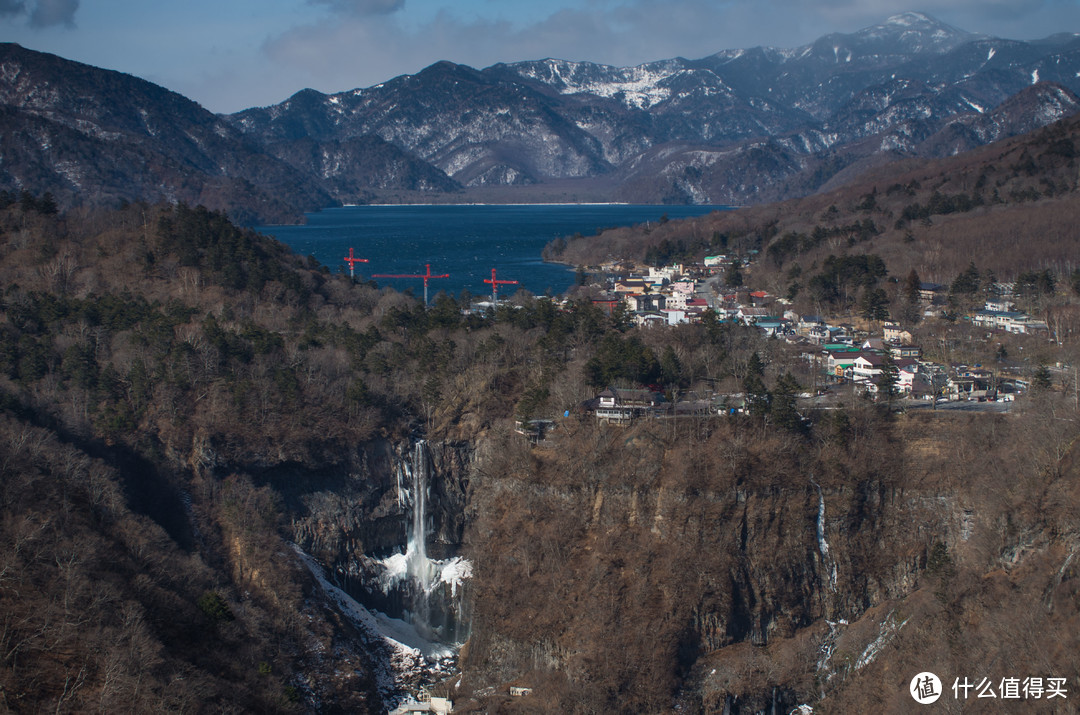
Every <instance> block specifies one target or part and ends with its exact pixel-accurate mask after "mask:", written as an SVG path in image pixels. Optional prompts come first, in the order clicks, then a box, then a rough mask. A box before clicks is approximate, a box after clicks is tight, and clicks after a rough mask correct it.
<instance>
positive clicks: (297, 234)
mask: <svg viewBox="0 0 1080 715" xmlns="http://www.w3.org/2000/svg"><path fill="white" fill-rule="evenodd" d="M723 208H726V207H722V206H648V205H633V204H565V205H564V204H558V205H554V204H543V205H535V204H529V205H510V206H493V205H470V206H413V205H410V206H346V207H343V208H335V209H326V210H323V211H319V212H318V213H312V214H308V215H307V224H306V225H303V226H261V227H258V231H259V232H260V233H264V234H267V235H270V236H273V237H274V238H276V239H277V240H279V241H281V242H282V243H285V244H286V245H288V246H289V247H290V248H292V249H293V251H295V252H296V253H298V254H300V255H304V256H307V255H313V256H315V258H316V259H318V261H319V262H320V263H322V264H323V265H325V266H328V267H329V268H330V269H331V270H332V271H334V272H335V273H336V272H338V271H340V270H348V268H347V266H346V265H345V262H344V261H343V258H344V257H345V256H348V255H349V248H350V247H351V248H352V249H353V253H354V255H355V256H356V257H357V258H366V259H368V260H369V261H370V262H369V263H358V264H356V276H357V279H360V278H363V279H367V278H368V277H370V276H372V275H374V274H380V273H382V274H387V273H389V274H423V273H425V272H426V271H425V267H424V266H425V264H431V272H432V274H436V275H437V274H444V273H445V274H449V276H450V277H449V278H439V279H432V280H431V281H430V282H429V291H430V295H431V296H432V297H434V296H435V294H436V293H438V292H439V291H440V290H444V291H446V292H447V293H450V294H451V295H454V296H457V295H459V294H460V293H461V291H462V290H463V289H465V288H467V289H468V290H469V291H471V292H472V293H473V295H476V296H482V295H484V294H490V293H491V285H490V284H488V283H484V280H485V279H490V278H491V269H492V268H494V269H496V271H497V277H498V279H499V280H516V281H518V285H506V286H500V287H499V293H500V295H509V294H511V293H513V292H514V290H516V289H517V288H518V287H519V286H520V287H522V288H526V289H528V290H529V291H532V292H533V293H536V294H542V293H545V292H546V291H548V290H550V291H551V292H552V293H554V294H558V293H562V292H564V291H566V290H567V289H568V288H570V286H571V285H573V282H574V273H573V271H572V270H571V269H569V268H567V267H566V266H563V265H559V264H553V263H544V262H543V260H542V259H541V258H540V252H541V251H542V250H543V248H544V246H545V245H546V244H547V243H548V242H549V241H551V240H553V239H556V238H559V237H568V236H572V235H574V234H575V233H581V234H583V235H585V236H589V235H592V234H595V233H597V232H599V231H600V229H603V228H609V227H612V226H631V225H635V224H643V223H646V222H649V221H651V222H656V221H659V220H660V218H661V217H662V216H664V215H665V214H666V215H667V216H668V218H671V219H677V218H686V217H690V216H701V215H704V214H707V213H709V212H711V211H715V210H718V209H723ZM374 280H376V281H378V283H379V285H386V286H393V287H394V288H396V289H398V290H401V291H404V290H406V289H409V288H411V289H412V291H413V293H414V294H415V295H416V296H417V297H422V296H423V291H424V284H423V281H421V280H420V279H417V278H375V279H374Z"/></svg>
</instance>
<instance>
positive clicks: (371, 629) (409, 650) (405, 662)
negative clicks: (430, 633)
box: [292, 544, 457, 706]
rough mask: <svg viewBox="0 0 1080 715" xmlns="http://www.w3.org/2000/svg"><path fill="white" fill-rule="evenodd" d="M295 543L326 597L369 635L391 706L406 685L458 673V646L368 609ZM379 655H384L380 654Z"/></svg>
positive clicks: (377, 674) (384, 694) (377, 677)
mask: <svg viewBox="0 0 1080 715" xmlns="http://www.w3.org/2000/svg"><path fill="white" fill-rule="evenodd" d="M292 546H293V550H295V551H296V553H297V555H298V556H299V557H300V560H301V561H303V562H304V565H305V566H307V568H308V570H309V571H310V572H311V574H312V576H314V577H315V580H316V581H318V582H319V586H320V587H321V588H322V590H323V593H325V594H326V597H327V598H328V599H329V600H330V601H331V602H332V603H333V604H334V606H336V607H337V609H338V610H339V611H340V612H341V614H342V615H344V616H345V617H346V618H348V619H349V620H350V621H351V622H352V623H353V624H354V625H355V626H356V627H357V628H358V629H359V630H360V631H361V632H363V633H364V634H365V635H366V636H367V638H368V643H369V645H370V646H371V650H372V651H373V656H375V657H373V658H372V660H373V662H374V666H375V680H376V684H377V687H378V689H379V693H380V695H382V697H383V699H384V700H385V702H386V703H387V704H388V705H390V706H393V704H395V703H396V701H397V700H399V699H400V698H401V697H403V696H404V689H405V686H406V684H410V685H412V684H416V683H425V682H426V683H431V682H436V681H438V680H442V679H444V678H446V677H448V676H449V675H451V674H452V673H453V672H455V670H456V666H455V661H456V658H457V649H456V648H454V647H451V646H447V645H443V644H442V643H433V642H431V641H429V640H427V639H425V638H424V637H423V636H421V635H420V634H419V633H418V632H417V631H416V628H414V627H413V626H412V625H411V624H409V623H406V622H405V621H402V620H399V619H397V618H390V617H389V616H387V615H385V614H383V613H379V612H378V611H371V610H368V609H367V608H365V607H364V606H363V605H362V604H360V603H359V602H358V601H356V599H354V598H353V597H352V596H350V595H349V594H347V593H346V592H345V591H343V590H342V589H340V588H338V587H337V586H335V585H334V584H332V583H331V582H330V581H329V579H327V578H326V573H325V572H324V571H323V569H322V567H321V566H320V565H319V563H318V562H317V561H315V559H313V558H312V557H311V556H309V555H308V554H306V553H304V551H303V550H301V549H300V547H299V546H297V545H295V544H293V545H292ZM379 654H381V655H382V657H377V656H378V655H379Z"/></svg>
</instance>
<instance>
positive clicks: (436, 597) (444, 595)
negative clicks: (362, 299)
mask: <svg viewBox="0 0 1080 715" xmlns="http://www.w3.org/2000/svg"><path fill="white" fill-rule="evenodd" d="M430 462H431V459H430V455H429V452H428V447H427V443H426V442H425V441H423V440H418V441H417V442H416V443H415V444H414V445H413V447H412V450H411V455H410V457H409V458H408V459H402V460H401V462H400V463H399V465H398V468H397V470H396V477H397V488H398V504H399V506H400V507H401V508H402V510H403V511H404V512H405V513H406V515H407V519H406V528H407V531H406V534H405V540H404V541H405V544H404V547H405V551H404V553H400V552H399V553H395V554H392V555H390V556H389V557H387V558H384V559H379V560H377V561H376V564H377V565H378V567H379V569H380V571H379V573H378V586H379V588H380V589H381V591H382V593H383V594H384V595H386V596H388V597H390V598H391V599H392V601H393V602H395V603H396V604H397V606H398V608H396V609H394V610H400V613H392V614H390V615H394V616H395V617H400V618H402V619H403V620H405V621H407V622H408V623H410V624H412V626H413V627H414V628H416V630H417V631H418V632H419V633H420V634H421V635H423V636H424V637H425V638H428V639H429V640H432V641H435V642H438V643H447V644H459V643H462V642H464V640H465V638H467V637H468V618H467V614H466V613H465V612H464V604H463V598H462V597H463V595H464V594H463V592H462V585H463V581H464V580H465V579H467V578H469V577H470V576H471V575H472V565H471V564H470V563H469V561H467V560H466V559H463V558H461V557H459V556H455V557H453V558H449V559H444V560H436V559H432V558H430V557H428V553H427V540H428V537H429V534H430V531H431V524H430V518H429V515H428V498H429V496H430V495H429V490H430V488H431V476H430V472H431V470H430V466H431V464H430Z"/></svg>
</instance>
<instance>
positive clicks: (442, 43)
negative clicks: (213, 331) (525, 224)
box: [0, 0, 1080, 112]
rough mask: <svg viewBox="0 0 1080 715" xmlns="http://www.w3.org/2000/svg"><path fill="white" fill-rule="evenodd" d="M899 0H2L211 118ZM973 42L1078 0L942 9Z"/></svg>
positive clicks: (875, 18) (719, 42)
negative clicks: (402, 78)
mask: <svg viewBox="0 0 1080 715" xmlns="http://www.w3.org/2000/svg"><path fill="white" fill-rule="evenodd" d="M918 9H920V8H918V7H913V6H911V5H910V4H909V3H908V2H904V1H903V0H900V1H894V0H549V1H548V2H535V1H534V2H517V1H516V0H454V1H450V0H185V2H161V1H160V0H0V40H3V41H10V42H18V43H19V44H21V45H23V46H24V47H28V48H31V49H35V50H41V51H45V52H52V53H55V54H58V55H61V56H63V57H67V58H69V59H75V60H79V61H81V62H86V63H88V64H92V65H96V66H98V67H106V68H109V69H115V70H120V71H123V72H129V73H131V74H134V75H138V76H140V77H143V78H145V79H148V80H150V81H152V82H156V83H158V84H161V85H163V86H165V87H168V88H169V89H172V90H175V91H177V92H180V93H182V94H184V95H186V96H188V97H190V98H192V99H194V100H196V101H198V102H200V103H201V104H203V105H204V106H205V107H207V108H208V109H210V110H212V111H215V112H232V111H237V110H239V109H243V108H246V107H252V106H261V105H267V104H275V103H277V102H280V101H282V100H284V99H286V98H287V97H288V96H289V95H291V94H293V93H294V92H296V91H298V90H300V89H303V88H305V87H312V88H314V89H318V90H320V91H323V92H337V91H344V90H348V89H353V88H356V87H369V86H371V85H373V84H378V83H379V82H382V81H385V80H387V79H390V78H392V77H396V76H397V75H401V74H411V73H414V72H418V71H419V70H421V69H423V68H424V67H426V66H427V65H429V64H431V63H433V62H436V61H438V60H450V61H453V62H459V63H462V64H467V65H471V66H473V67H478V68H479V67H487V66H489V65H491V64H494V63H496V62H514V61H518V60H529V59H542V58H545V57H558V58H560V59H567V60H589V61H593V62H603V63H606V64H612V65H620V66H626V65H636V64H640V63H643V62H649V61H652V60H659V59H667V58H671V57H676V56H682V57H688V58H699V57H704V56H706V55H710V54H712V53H714V52H718V51H720V50H724V49H738V48H746V47H753V46H755V45H771V46H774V47H796V46H799V45H802V44H806V43H808V42H810V41H812V40H814V39H816V38H817V37H820V36H821V35H824V34H826V33H828V32H833V31H837V32H853V31H855V30H858V29H860V28H862V27H866V26H868V25H872V24H875V23H878V22H881V21H883V20H884V19H885V18H887V17H889V16H890V15H894V14H897V13H899V12H903V11H906V10H918ZM929 12H930V13H931V14H932V15H934V16H935V17H937V18H938V19H939V20H942V21H944V22H947V23H950V24H952V25H954V26H956V27H958V28H961V29H964V30H969V31H972V32H982V33H986V34H990V35H996V36H999V37H1007V38H1012V39H1022V40H1026V39H1035V38H1039V37H1045V36H1047V35H1050V34H1053V33H1056V32H1063V31H1069V32H1080V2H1078V0H935V2H934V3H933V9H931V10H929Z"/></svg>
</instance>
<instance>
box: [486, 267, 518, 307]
mask: <svg viewBox="0 0 1080 715" xmlns="http://www.w3.org/2000/svg"><path fill="white" fill-rule="evenodd" d="M484 282H485V283H490V284H491V302H492V304H495V303H498V302H499V285H500V284H514V285H517V281H500V280H496V279H495V269H494V268H492V269H491V278H485V279H484Z"/></svg>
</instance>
